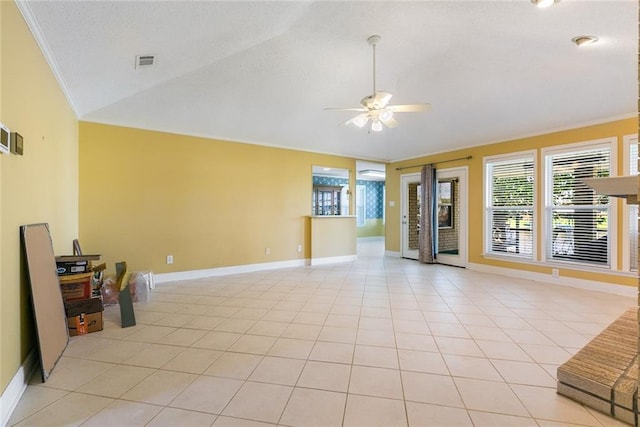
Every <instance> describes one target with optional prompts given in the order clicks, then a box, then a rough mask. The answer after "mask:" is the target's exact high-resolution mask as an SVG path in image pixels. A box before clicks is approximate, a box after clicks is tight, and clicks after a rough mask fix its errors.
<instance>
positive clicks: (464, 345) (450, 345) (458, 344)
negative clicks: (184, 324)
mask: <svg viewBox="0 0 640 427" xmlns="http://www.w3.org/2000/svg"><path fill="white" fill-rule="evenodd" d="M434 338H435V340H436V344H438V348H439V349H440V352H441V353H442V354H454V355H458V356H475V357H483V356H484V354H483V353H482V350H480V347H478V345H477V344H476V342H475V341H474V340H472V339H464V338H451V337H434Z"/></svg>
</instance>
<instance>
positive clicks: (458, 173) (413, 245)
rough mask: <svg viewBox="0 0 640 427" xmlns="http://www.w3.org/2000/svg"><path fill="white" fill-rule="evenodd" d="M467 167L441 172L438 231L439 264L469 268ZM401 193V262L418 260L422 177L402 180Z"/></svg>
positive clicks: (416, 175) (438, 192)
mask: <svg viewBox="0 0 640 427" xmlns="http://www.w3.org/2000/svg"><path fill="white" fill-rule="evenodd" d="M467 175H468V168H467V167H459V168H449V169H438V170H436V180H437V182H438V185H437V186H436V188H437V194H436V200H437V206H436V212H437V213H438V221H437V223H438V227H437V228H436V229H435V236H434V237H435V241H436V248H437V249H436V262H438V263H439V264H447V265H454V266H458V267H466V266H467V212H468V207H467V203H468V202H467ZM400 185H401V187H402V192H401V234H400V236H401V239H400V240H401V242H400V245H401V250H400V254H401V257H402V258H408V259H415V260H417V259H418V238H419V234H420V206H421V202H420V174H419V173H412V174H405V175H402V176H401V177H400Z"/></svg>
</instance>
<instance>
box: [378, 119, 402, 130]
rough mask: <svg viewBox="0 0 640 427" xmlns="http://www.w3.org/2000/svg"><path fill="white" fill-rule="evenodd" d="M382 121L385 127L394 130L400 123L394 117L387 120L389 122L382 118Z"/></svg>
mask: <svg viewBox="0 0 640 427" xmlns="http://www.w3.org/2000/svg"><path fill="white" fill-rule="evenodd" d="M380 121H381V122H382V123H384V125H385V126H386V127H388V128H391V129H393V128H394V127H397V126H398V121H397V120H396V119H394V118H393V117H391V118H389V119H387V120H383V119H382V118H380Z"/></svg>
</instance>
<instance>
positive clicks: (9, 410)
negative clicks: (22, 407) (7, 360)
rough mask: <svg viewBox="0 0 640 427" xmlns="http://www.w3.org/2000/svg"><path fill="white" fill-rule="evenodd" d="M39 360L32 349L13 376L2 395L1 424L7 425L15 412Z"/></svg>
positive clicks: (0, 404)
mask: <svg viewBox="0 0 640 427" xmlns="http://www.w3.org/2000/svg"><path fill="white" fill-rule="evenodd" d="M37 364H38V360H37V358H36V351H35V350H31V351H30V352H29V354H28V355H27V358H26V359H25V360H24V362H22V365H20V368H19V369H18V372H16V374H15V375H14V376H13V378H12V379H11V381H10V382H9V385H7V388H6V389H5V390H4V392H3V393H2V396H0V416H1V417H2V419H0V426H6V425H7V423H8V422H9V418H11V414H13V411H14V409H16V406H17V405H18V402H19V401H20V398H21V397H22V395H23V394H24V391H25V390H26V389H27V384H29V377H30V376H31V374H32V373H33V370H34V369H35V368H36V366H37Z"/></svg>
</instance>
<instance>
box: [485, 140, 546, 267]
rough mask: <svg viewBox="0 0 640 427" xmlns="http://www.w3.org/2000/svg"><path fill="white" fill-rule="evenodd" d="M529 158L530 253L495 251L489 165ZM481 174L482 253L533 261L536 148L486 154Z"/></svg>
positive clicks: (535, 258)
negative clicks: (531, 197)
mask: <svg viewBox="0 0 640 427" xmlns="http://www.w3.org/2000/svg"><path fill="white" fill-rule="evenodd" d="M510 160H511V161H522V160H531V161H532V163H533V200H532V202H533V204H532V205H531V255H530V256H529V255H527V256H523V255H519V254H515V253H509V252H497V251H494V250H493V248H492V236H493V222H492V217H493V215H491V212H492V211H493V209H494V207H493V206H492V196H493V179H492V178H493V173H489V166H490V165H492V164H495V163H504V162H508V161H510ZM482 174H483V183H484V191H483V198H484V200H483V207H484V208H483V212H482V214H483V220H482V222H483V226H484V232H483V242H482V253H483V256H484V257H488V258H508V259H511V260H514V261H516V260H517V262H535V261H537V259H538V255H537V254H538V238H537V235H538V234H537V230H538V152H537V150H525V151H518V152H514V153H508V154H499V155H494V156H486V157H483V159H482Z"/></svg>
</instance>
